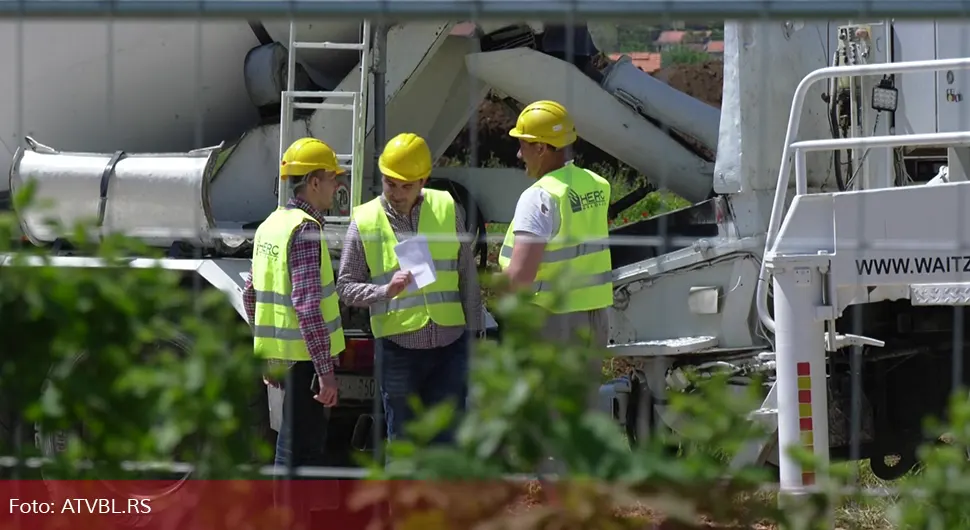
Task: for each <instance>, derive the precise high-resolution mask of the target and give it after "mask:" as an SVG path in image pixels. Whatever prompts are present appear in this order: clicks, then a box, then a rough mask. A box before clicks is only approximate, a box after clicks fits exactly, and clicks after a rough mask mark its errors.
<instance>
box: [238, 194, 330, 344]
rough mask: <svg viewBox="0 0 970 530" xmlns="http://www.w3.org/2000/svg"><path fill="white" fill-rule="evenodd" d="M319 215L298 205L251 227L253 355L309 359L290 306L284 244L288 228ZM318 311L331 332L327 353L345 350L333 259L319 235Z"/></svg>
mask: <svg viewBox="0 0 970 530" xmlns="http://www.w3.org/2000/svg"><path fill="white" fill-rule="evenodd" d="M308 220H309V221H313V222H315V223H317V222H318V221H317V220H316V219H314V218H313V217H312V216H310V215H309V214H307V213H306V212H304V211H303V210H300V209H298V208H291V209H285V208H281V209H278V210H276V211H275V212H273V213H272V214H271V215H270V216H269V218H267V219H266V220H265V221H263V223H262V224H261V225H259V228H258V229H257V230H256V237H255V239H254V242H253V289H254V290H255V291H256V316H255V325H254V329H253V341H254V350H255V351H256V355H258V356H260V357H265V358H270V359H284V360H288V361H308V360H310V353H309V352H308V351H307V346H306V341H305V340H304V338H303V333H302V332H301V331H300V323H299V320H298V319H297V315H296V310H295V309H294V308H293V298H292V294H293V286H292V285H291V284H290V264H289V256H288V252H287V250H288V249H289V246H290V240H291V238H292V237H293V233H294V232H295V231H296V229H297V228H298V227H299V226H300V224H302V223H303V222H304V221H308ZM320 251H321V258H322V259H321V260H320V281H321V283H322V284H323V286H322V287H323V298H322V300H321V303H320V311H321V314H322V315H323V320H324V322H325V324H326V327H327V330H328V331H329V332H330V355H338V354H339V353H341V352H342V351H343V350H344V347H345V340H344V332H343V326H342V323H341V319H340V305H339V301H338V298H337V291H336V288H335V286H334V277H333V264H332V262H331V260H330V250H329V249H328V248H327V242H326V240H325V239H324V238H321V239H320Z"/></svg>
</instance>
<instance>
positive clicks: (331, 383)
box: [313, 372, 337, 407]
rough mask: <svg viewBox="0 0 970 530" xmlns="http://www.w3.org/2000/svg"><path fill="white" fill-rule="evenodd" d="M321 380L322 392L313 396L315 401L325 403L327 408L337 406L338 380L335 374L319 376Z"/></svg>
mask: <svg viewBox="0 0 970 530" xmlns="http://www.w3.org/2000/svg"><path fill="white" fill-rule="evenodd" d="M317 379H319V380H320V392H319V393H318V394H317V395H315V396H313V399H315V400H317V401H319V402H320V403H323V406H325V407H334V406H336V405H337V378H336V377H335V376H334V375H333V372H330V373H326V374H323V375H321V376H317Z"/></svg>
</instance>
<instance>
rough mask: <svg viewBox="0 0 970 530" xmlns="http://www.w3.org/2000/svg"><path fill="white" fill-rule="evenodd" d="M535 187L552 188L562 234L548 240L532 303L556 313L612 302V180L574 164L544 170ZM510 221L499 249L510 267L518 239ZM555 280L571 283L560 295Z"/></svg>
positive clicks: (504, 264)
mask: <svg viewBox="0 0 970 530" xmlns="http://www.w3.org/2000/svg"><path fill="white" fill-rule="evenodd" d="M532 186H533V187H539V188H542V189H544V190H546V191H547V192H549V193H550V194H551V195H552V196H553V197H555V198H556V199H557V201H558V203H559V217H560V223H559V233H558V234H556V235H555V236H554V237H553V238H552V240H551V241H549V242H548V243H547V244H546V250H545V253H544V254H543V257H542V263H541V264H540V265H539V271H538V273H537V274H536V279H535V285H534V289H535V293H536V294H535V298H534V299H533V302H534V303H535V304H536V305H538V306H540V307H543V308H545V309H547V310H549V311H550V312H552V313H573V312H577V311H590V310H593V309H601V308H604V307H610V306H612V305H613V263H612V260H611V259H610V250H609V246H608V245H607V240H608V238H609V235H610V233H609V222H608V221H607V209H608V208H609V206H610V183H609V182H608V181H607V180H606V179H604V178H603V177H601V176H599V175H597V174H596V173H593V172H592V171H588V170H585V169H582V168H579V167H576V166H574V165H573V164H567V165H566V166H564V167H562V168H560V169H557V170H556V171H553V172H551V173H549V174H548V175H545V176H544V177H542V178H541V179H539V180H538V181H536V183H535V184H533V185H532ZM514 233H515V227H514V226H513V225H509V229H508V232H506V234H505V241H504V243H503V244H502V250H501V251H500V253H499V258H498V263H499V266H500V267H501V268H502V270H505V269H507V268H508V266H509V263H510V262H511V258H512V245H513V243H514V241H515V235H514ZM553 280H557V281H559V282H562V283H563V284H565V285H568V286H569V287H568V288H567V289H566V290H565V292H562V293H560V295H561V298H559V299H556V297H555V295H556V293H554V292H553V289H554V283H553Z"/></svg>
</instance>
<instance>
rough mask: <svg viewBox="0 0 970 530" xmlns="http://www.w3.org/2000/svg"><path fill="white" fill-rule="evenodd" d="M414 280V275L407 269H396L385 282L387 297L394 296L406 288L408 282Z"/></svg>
mask: <svg viewBox="0 0 970 530" xmlns="http://www.w3.org/2000/svg"><path fill="white" fill-rule="evenodd" d="M413 281H414V276H412V275H411V273H410V272H407V271H397V272H395V273H394V276H393V277H392V278H391V281H390V282H388V284H387V297H388V298H394V297H395V296H397V295H399V294H401V293H402V292H403V291H404V290H405V289H407V288H408V284H409V283H411V282H413Z"/></svg>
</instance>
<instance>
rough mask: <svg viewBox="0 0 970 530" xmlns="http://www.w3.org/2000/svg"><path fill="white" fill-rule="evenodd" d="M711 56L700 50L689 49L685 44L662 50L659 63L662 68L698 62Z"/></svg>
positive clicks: (704, 60)
mask: <svg viewBox="0 0 970 530" xmlns="http://www.w3.org/2000/svg"><path fill="white" fill-rule="evenodd" d="M710 58H711V56H710V55H709V54H708V53H706V52H702V51H697V50H694V49H691V48H689V47H687V46H676V47H673V48H670V49H667V50H664V51H663V52H662V54H661V56H660V64H661V65H662V66H663V68H667V67H669V66H672V65H675V64H700V63H703V62H706V61H708V60H710Z"/></svg>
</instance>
